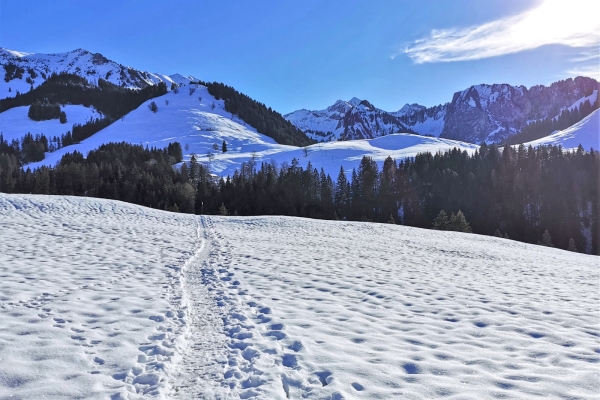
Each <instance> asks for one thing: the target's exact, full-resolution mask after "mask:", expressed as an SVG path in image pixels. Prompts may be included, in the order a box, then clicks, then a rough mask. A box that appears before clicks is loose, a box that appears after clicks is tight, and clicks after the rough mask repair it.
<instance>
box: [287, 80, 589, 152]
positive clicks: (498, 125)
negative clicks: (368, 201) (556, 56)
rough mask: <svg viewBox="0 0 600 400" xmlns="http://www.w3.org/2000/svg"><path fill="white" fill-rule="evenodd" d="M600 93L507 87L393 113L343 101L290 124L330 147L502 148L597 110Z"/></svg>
mask: <svg viewBox="0 0 600 400" xmlns="http://www.w3.org/2000/svg"><path fill="white" fill-rule="evenodd" d="M599 89H600V84H599V83H598V82H597V81H596V80H594V79H592V78H586V77H577V78H575V79H566V80H563V81H559V82H555V83H553V84H551V85H550V86H547V87H546V86H542V85H538V86H533V87H531V88H529V89H527V88H526V87H524V86H511V85H508V84H499V85H475V86H471V87H470V88H468V89H465V90H463V91H460V92H457V93H455V94H454V96H453V97H452V100H451V101H450V102H448V103H446V104H442V105H438V106H434V107H424V106H422V105H419V104H406V105H405V106H404V107H402V108H401V109H400V110H398V111H395V112H388V111H384V110H381V109H377V108H375V107H373V106H372V105H371V104H370V103H369V102H368V101H366V100H362V101H361V100H359V99H356V98H354V99H352V100H351V101H348V102H345V101H342V100H339V101H337V102H336V103H335V104H334V105H332V106H330V107H328V108H327V109H325V110H320V111H309V110H298V111H295V112H292V113H290V114H287V115H285V118H286V119H288V120H289V121H290V122H292V123H293V124H294V125H296V126H297V127H298V128H300V129H303V130H305V131H307V132H309V133H310V134H311V135H312V137H313V138H315V139H318V140H325V141H327V140H349V139H360V138H373V137H379V136H383V135H386V134H389V133H395V132H415V133H418V134H421V135H433V136H437V137H442V138H447V139H454V140H460V141H464V142H469V143H481V142H482V141H487V142H495V143H500V142H502V141H504V140H505V139H507V138H508V137H510V136H512V135H514V134H515V133H517V132H520V131H521V130H522V129H523V128H524V127H525V126H527V124H528V123H530V122H532V121H537V120H544V119H547V118H553V117H555V116H558V115H559V114H560V112H561V111H562V110H565V109H568V108H573V107H579V105H580V104H581V103H582V102H583V101H585V100H588V101H589V102H590V103H591V104H594V102H596V101H597V100H596V99H597V96H598V90H599ZM548 134H550V132H548Z"/></svg>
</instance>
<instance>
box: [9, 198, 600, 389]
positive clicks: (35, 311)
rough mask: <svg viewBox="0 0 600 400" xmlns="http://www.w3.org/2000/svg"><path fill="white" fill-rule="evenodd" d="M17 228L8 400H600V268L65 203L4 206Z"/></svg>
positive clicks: (305, 225) (494, 244)
mask: <svg viewBox="0 0 600 400" xmlns="http://www.w3.org/2000/svg"><path fill="white" fill-rule="evenodd" d="M0 226H1V227H2V229H0V278H1V279H0V326H2V329H1V330H0V360H2V362H1V363H0V398H35V399H37V398H92V399H94V398H98V399H100V398H113V399H136V398H169V399H202V398H207V399H236V398H240V399H248V398H256V399H285V398H291V399H299V398H307V399H373V398H381V399H392V398H402V399H423V398H440V397H445V398H451V399H484V398H510V399H531V398H536V397H549V398H569V399H594V398H597V396H598V393H599V391H600V383H599V382H600V380H599V378H600V368H599V365H600V310H599V309H598V304H599V303H600V275H599V268H600V267H599V264H598V259H597V258H596V257H594V256H587V255H582V254H576V253H570V252H566V251H563V250H558V249H552V248H547V247H542V246H534V245H527V244H523V243H519V242H514V241H511V240H508V239H500V238H494V237H487V236H478V235H472V234H463V233H456V232H438V231H431V230H423V229H417V228H409V227H404V226H396V225H387V224H373V223H359V222H342V221H318V220H309V219H300V218H288V217H212V216H202V217H199V216H194V215H182V214H174V213H167V212H161V211H156V210H151V209H146V208H143V207H139V206H134V205H129V204H126V203H121V202H115V201H109V200H101V199H86V198H76V197H59V196H56V197H51V196H32V195H4V194H0ZM11 396H12V397H11Z"/></svg>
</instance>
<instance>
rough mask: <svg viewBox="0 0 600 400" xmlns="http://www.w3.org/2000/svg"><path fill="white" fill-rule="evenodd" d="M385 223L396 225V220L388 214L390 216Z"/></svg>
mask: <svg viewBox="0 0 600 400" xmlns="http://www.w3.org/2000/svg"><path fill="white" fill-rule="evenodd" d="M387 223H388V224H394V225H396V220H395V219H394V216H393V215H392V214H390V217H389V218H388V220H387Z"/></svg>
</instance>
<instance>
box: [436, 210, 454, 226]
mask: <svg viewBox="0 0 600 400" xmlns="http://www.w3.org/2000/svg"><path fill="white" fill-rule="evenodd" d="M449 227H450V219H449V218H448V214H446V211H444V210H441V211H440V213H439V214H438V216H437V217H436V218H435V220H434V221H433V229H437V230H439V231H447V230H448V228H449Z"/></svg>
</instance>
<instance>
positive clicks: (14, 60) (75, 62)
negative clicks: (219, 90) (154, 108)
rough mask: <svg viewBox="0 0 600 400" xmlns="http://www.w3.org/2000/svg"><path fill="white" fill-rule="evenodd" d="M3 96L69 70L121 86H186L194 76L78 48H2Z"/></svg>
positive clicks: (0, 87)
mask: <svg viewBox="0 0 600 400" xmlns="http://www.w3.org/2000/svg"><path fill="white" fill-rule="evenodd" d="M0 65H1V66H2V67H3V68H2V69H0V98H6V97H14V96H16V94H17V91H18V92H20V93H25V92H28V91H29V89H30V88H31V86H33V87H34V88H35V87H38V86H39V85H41V84H42V83H43V82H44V81H45V80H46V79H47V78H48V77H50V75H52V74H53V73H61V72H68V73H72V74H76V75H79V76H82V77H84V78H86V79H87V80H88V81H90V82H92V83H94V82H97V81H98V79H104V80H106V81H109V82H111V83H114V84H115V85H118V86H123V87H127V88H143V87H145V86H148V85H155V84H158V83H159V82H165V83H166V84H167V88H170V87H171V83H173V82H175V83H177V84H179V85H186V84H188V83H189V82H190V81H191V80H196V79H195V78H194V77H191V76H190V77H185V76H182V75H180V74H174V75H170V76H168V75H163V74H159V73H150V72H145V71H139V70H136V69H133V68H130V67H126V66H124V65H122V64H119V63H116V62H114V61H111V60H108V59H107V58H106V57H104V56H103V55H102V54H99V53H90V52H89V51H87V50H83V49H77V50H73V51H69V52H66V53H57V54H42V53H24V52H19V51H13V50H8V49H5V48H0Z"/></svg>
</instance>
